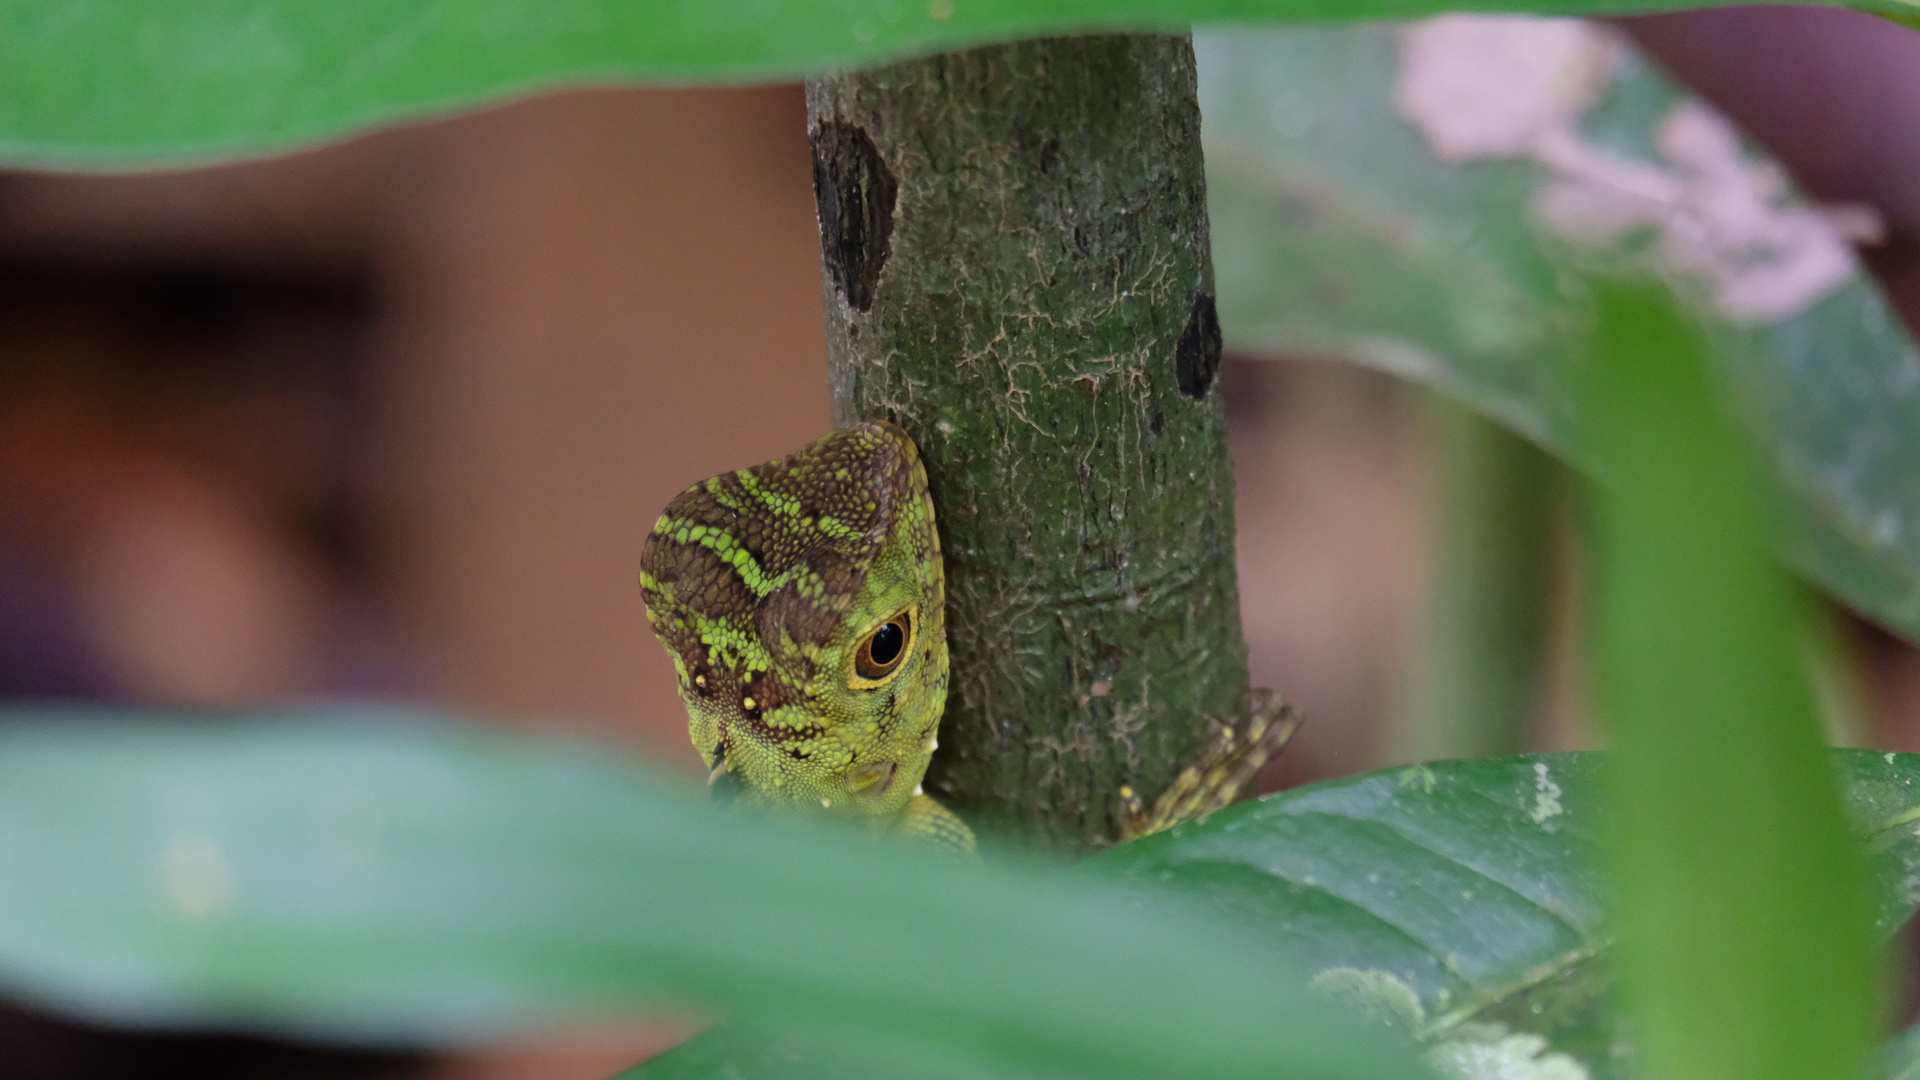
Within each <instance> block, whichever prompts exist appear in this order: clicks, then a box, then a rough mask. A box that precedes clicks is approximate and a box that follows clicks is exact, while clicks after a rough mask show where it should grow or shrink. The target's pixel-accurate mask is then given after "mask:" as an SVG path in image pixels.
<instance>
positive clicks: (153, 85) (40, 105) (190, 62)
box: [0, 0, 1920, 168]
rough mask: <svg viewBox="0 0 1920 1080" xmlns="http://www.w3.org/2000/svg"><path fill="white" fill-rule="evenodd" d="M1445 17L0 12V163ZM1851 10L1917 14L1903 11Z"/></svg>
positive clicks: (345, 7) (461, 4)
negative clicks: (565, 97)
mask: <svg viewBox="0 0 1920 1080" xmlns="http://www.w3.org/2000/svg"><path fill="white" fill-rule="evenodd" d="M1713 2H1715V3H1720V2H1727V0H1713ZM1460 6H1463V5H1459V4H1448V3H1438V2H1433V0H1098V2H1096V0H649V2H646V3H634V2H632V0H422V2H419V3H412V4H397V3H393V2H391V0H329V2H326V3H311V4H289V3H285V2H283V0H5V2H0V30H3V31H4V32H0V72H5V75H4V76H0V160H5V161H7V162H10V163H13V164H24V165H40V166H60V167H96V168H98V167H113V166H127V165H132V164H136V163H145V164H155V163H159V162H163V161H178V160H183V159H206V158H213V157H222V156H233V155H242V154H250V153H251V154H257V153H261V152H265V151H269V150H273V149H278V148H282V147H285V146H288V145H291V144H294V143H299V142H305V141H311V140H314V139H321V138H327V137H337V136H340V135H343V134H346V133H349V132H352V131H355V130H358V129H361V128H365V127H367V126H369V125H374V124H383V123H391V122H393V121H396V120H400V119H404V118H408V117H414V116H420V115H424V114H432V113H436V112H444V111H447V110H450V109H457V108H462V107H469V106H472V105H475V104H478V103H481V102H485V101H491V100H498V99H500V98H504V97H509V96H514V95H520V94H526V93H530V92H533V91H537V90H541V89H551V88H555V87H561V86H578V85H583V84H604V83H616V82H633V81H646V82H654V83H662V82H668V83H680V82H688V81H698V80H715V79H730V80H740V79H750V78H751V79H765V78H792V77H794V76H797V75H799V74H801V73H803V72H807V71H818V70H822V69H825V68H830V67H837V66H845V65H851V64H859V63H869V62H873V61H877V60H880V59H883V58H886V57H891V56H898V55H902V54H907V53H924V52H930V51H936V50H940V49H951V48H957V47H961V46H965V45H970V44H979V43H984V42H988V41H995V40H1006V39H1009V38H1016V37H1029V36H1035V35H1040V34H1047V33H1077V32H1086V31H1092V30H1122V29H1134V30H1144V29H1154V28H1160V29H1175V28H1184V27H1185V26H1186V25H1188V24H1189V23H1193V22H1208V21H1325V20H1333V19H1381V18H1413V17H1418V16H1421V15H1426V14H1432V13H1434V12H1438V11H1445V10H1448V9H1449V8H1454V7H1460ZM1477 6H1482V7H1497V8H1503V9H1507V8H1512V7H1515V6H1518V7H1522V8H1525V9H1527V10H1532V11H1537V12H1542V13H1552V14H1585V13H1597V12H1619V11H1630V10H1635V9H1647V8H1659V7H1667V6H1670V5H1668V4H1665V3H1662V2H1660V0H1534V2H1533V3H1529V4H1520V5H1512V4H1504V3H1481V4H1479V5H1477ZM1699 6H1703V7H1704V6H1711V4H1701V5H1699ZM1854 6H1857V7H1860V8H1863V9H1865V10H1870V11H1883V12H1896V13H1897V12H1906V13H1909V14H1912V13H1915V12H1920V5H1916V3H1915V0H1858V2H1857V3H1856V4H1855V5H1854Z"/></svg>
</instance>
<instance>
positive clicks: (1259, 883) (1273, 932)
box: [635, 750, 1920, 1080]
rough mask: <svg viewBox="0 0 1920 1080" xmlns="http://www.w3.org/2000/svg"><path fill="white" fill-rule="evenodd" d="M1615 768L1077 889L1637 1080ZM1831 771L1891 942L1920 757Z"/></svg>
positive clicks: (1273, 831)
mask: <svg viewBox="0 0 1920 1080" xmlns="http://www.w3.org/2000/svg"><path fill="white" fill-rule="evenodd" d="M1603 759H1604V755H1601V754H1593V753H1584V754H1539V755H1529V756H1525V757H1511V758H1500V759H1495V760H1480V761H1450V762H1440V763H1436V764H1433V765H1425V766H1414V767H1410V768H1404V769H1392V770H1388V771H1385V772H1378V773H1372V774H1369V775H1366V776H1358V777H1352V778H1348V779H1342V780H1330V781H1326V782H1323V783H1318V784H1311V785H1308V786H1306V787H1301V788H1296V789H1294V790H1291V791H1286V792H1282V793H1280V794H1277V795H1272V796H1269V797H1267V798H1265V799H1262V800H1259V801H1257V802H1249V803H1243V804H1241V805H1240V806H1236V807H1233V808H1232V809H1229V810H1226V811H1223V812H1221V813H1219V814H1216V815H1214V816H1213V817H1211V818H1209V819H1207V820H1206V821H1204V822H1200V823H1196V824H1191V825H1184V826H1181V827H1179V828H1176V829H1173V830H1171V831H1169V832H1165V833H1161V834H1159V835H1156V836H1150V837H1147V838H1146V839H1144V840H1140V841H1137V842H1135V843H1132V844H1128V845H1125V846H1123V847H1119V848H1115V849H1113V850H1111V851H1108V852H1105V853H1103V854H1101V855H1097V856H1095V857H1093V858H1091V859H1089V860H1087V861H1086V862H1085V863H1083V864H1081V866H1080V867H1079V868H1078V869H1076V870H1075V871H1074V873H1075V874H1076V875H1080V874H1091V875H1096V876H1099V877H1103V878H1109V879H1118V880H1121V881H1124V882H1129V883H1132V884H1134V885H1136V886H1137V887H1139V888H1141V889H1142V890H1143V891H1144V892H1146V893H1150V894H1159V893H1164V892H1172V893H1176V894H1179V895H1182V896H1185V897H1188V898H1191V899H1192V900H1194V901H1196V902H1199V903H1201V904H1204V905H1205V906H1206V907H1207V908H1208V909H1210V910H1211V911H1213V912H1214V913H1215V914H1216V915H1217V917H1218V920H1219V922H1220V923H1221V924H1222V925H1226V926H1240V927H1252V928H1254V929H1253V930H1252V931H1251V933H1252V939H1251V940H1250V947H1252V948H1259V949H1262V950H1264V949H1269V948H1277V949H1279V950H1280V951H1282V952H1284V953H1285V954H1287V955H1289V956H1291V957H1293V958H1295V959H1296V960H1297V961H1298V962H1299V963H1302V964H1304V965H1305V966H1306V969H1307V970H1308V971H1310V972H1313V973H1315V976H1316V978H1315V981H1316V982H1318V983H1319V984H1320V985H1321V986H1322V987H1324V988H1327V989H1330V990H1332V991H1334V992H1335V993H1337V994H1340V995H1342V996H1347V997H1351V998H1356V999H1359V1000H1360V1001H1361V1002H1362V1003H1363V1004H1367V1005H1370V1006H1372V1007H1373V1008H1374V1009H1376V1010H1377V1011H1378V1012H1380V1013H1381V1014H1383V1015H1384V1016H1385V1017H1386V1018H1387V1019H1389V1020H1392V1021H1394V1022H1397V1023H1400V1024H1402V1025H1403V1026H1406V1027H1408V1028H1410V1029H1412V1031H1413V1033H1414V1034H1416V1035H1417V1036H1419V1037H1420V1038H1421V1039H1422V1040H1423V1041H1424V1042H1426V1043H1428V1044H1429V1046H1430V1047H1431V1048H1432V1049H1431V1050H1430V1053H1432V1054H1434V1055H1435V1056H1437V1057H1447V1056H1449V1055H1451V1060H1458V1058H1459V1057H1460V1056H1461V1055H1474V1054H1479V1055H1483V1056H1484V1055H1495V1054H1499V1053H1507V1054H1510V1055H1515V1054H1519V1055H1525V1056H1532V1055H1533V1054H1535V1053H1546V1054H1556V1053H1563V1054H1567V1055H1569V1056H1571V1057H1573V1058H1575V1059H1576V1060H1578V1061H1579V1062H1581V1064H1582V1065H1584V1066H1585V1067H1586V1068H1587V1069H1588V1070H1589V1072H1590V1074H1591V1075H1592V1076H1594V1077H1616V1076H1624V1075H1626V1074H1627V1065H1628V1061H1627V1059H1626V1058H1625V1056H1623V1055H1622V1054H1621V1053H1620V1052H1619V1048H1620V1047H1621V1046H1623V1043H1622V1041H1621V1039H1620V1038H1619V1035H1618V1033H1617V1031H1616V1029H1615V1026H1614V1016H1613V1013H1612V1012H1611V1010H1610V1008H1609V1003H1608V1001H1607V1000H1606V994H1607V991H1608V987H1609V980H1608V978H1607V977H1606V974H1605V972H1604V970H1603V969H1602V965H1601V963H1600V961H1601V960H1602V959H1603V958H1604V956H1605V954H1606V952H1607V950H1608V948H1609V946H1610V944H1611V940H1610V938H1609V936H1608V932H1607V928H1606V927H1605V925H1604V924H1603V922H1602V919H1601V909H1602V907H1603V905H1604V903H1605V897H1604V895H1603V887H1602V882H1601V880H1600V876H1599V862H1600V858H1601V855H1600V852H1599V850H1598V843H1599V833H1600V832H1601V831H1602V829H1603V824H1602V823H1603V821H1604V810H1603V809H1602V803H1603V800H1604V790H1603V785H1602V780H1603V777H1602V774H1601V763H1602V761H1603ZM1832 760H1833V766H1834V769H1835V771H1836V773H1837V776H1838V778H1839V787H1840V790H1841V791H1842V793H1843V794H1844V796H1845V799H1846V802H1847V806H1848V809H1849V810H1850V812H1851V814H1852V816H1853V819H1854V821H1855V823H1856V827H1857V829H1858V831H1859V832H1860V833H1861V835H1862V836H1863V837H1864V838H1865V839H1866V842H1867V850H1868V852H1869V853H1870V860H1871V864H1872V868H1873V881H1874V885H1875V893H1874V905H1875V916H1876V920H1877V924H1878V929H1879V930H1880V932H1881V933H1883V934H1886V933H1891V932H1892V931H1893V930H1894V929H1896V928H1897V927H1899V926H1900V924H1902V923H1904V922H1905V921H1906V920H1907V918H1908V917H1909V916H1910V915H1912V914H1913V911H1914V907H1915V904H1916V902H1920V896H1916V894H1915V891H1914V890H1915V883H1916V882H1920V755H1914V754H1879V753H1874V752H1871V751H1860V750H1840V751H1835V752H1834V753H1833V759H1832ZM1495 1025H1498V1027H1497V1028H1496V1027H1495ZM1530 1036H1537V1037H1538V1038H1539V1039H1542V1040H1544V1046H1542V1045H1541V1044H1540V1043H1539V1042H1531V1043H1530V1042H1529V1041H1528V1040H1529V1037H1530ZM860 1060H862V1059H861V1058H860V1057H859V1056H858V1055H856V1054H850V1053H847V1052H845V1051H840V1050H837V1049H836V1050H830V1049H826V1048H823V1047H822V1046H820V1045H819V1044H818V1043H817V1041H812V1040H807V1039H803V1038H799V1037H796V1036H793V1035H791V1034H789V1035H770V1034H767V1033H764V1032H761V1031H758V1030H755V1029H753V1028H750V1027H743V1026H738V1025H723V1026H721V1027H718V1028H715V1029H714V1030H712V1031H710V1032H708V1033H706V1034H705V1035H702V1036H700V1037H698V1038H696V1039H694V1040H693V1041H691V1042H689V1043H688V1044H687V1045H685V1046H683V1047H681V1048H680V1049H678V1050H675V1051H672V1052H670V1053H668V1054H666V1055H664V1056H662V1057H660V1058H658V1059H656V1060H655V1061H654V1062H652V1063H650V1064H649V1065H648V1066H647V1067H646V1068H645V1069H642V1070H637V1071H636V1073H635V1075H636V1076H637V1077H645V1078H647V1080H715V1078H720V1077H726V1078H729V1080H812V1078H814V1077H827V1076H844V1075H857V1074H859V1072H860V1070H859V1069H858V1068H856V1067H852V1065H851V1063H857V1062H859V1061H860ZM1443 1064H1444V1063H1443ZM989 1075H992V1074H989V1073H985V1072H967V1071H961V1070H953V1071H948V1072H928V1073H926V1074H925V1076H926V1078H927V1080H935V1078H938V1080H973V1078H975V1077H986V1076H989ZM1515 1075H1519V1074H1517V1073H1516V1074H1515ZM1547 1075H1553V1074H1547ZM913 1080H921V1078H920V1075H919V1074H915V1076H914V1077H913Z"/></svg>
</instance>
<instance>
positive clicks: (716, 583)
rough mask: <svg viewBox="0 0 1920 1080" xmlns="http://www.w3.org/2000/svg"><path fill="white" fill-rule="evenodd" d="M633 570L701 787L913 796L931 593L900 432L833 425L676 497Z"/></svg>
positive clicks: (820, 798)
mask: <svg viewBox="0 0 1920 1080" xmlns="http://www.w3.org/2000/svg"><path fill="white" fill-rule="evenodd" d="M640 567H641V569H640V585H641V589H642V590H643V591H644V592H645V594H646V600H647V620H648V621H649V622H650V623H652V625H653V630H654V633H656V634H658V635H659V637H660V640H661V642H662V643H663V644H664V645H666V647H667V652H668V653H669V654H670V655H671V656H672V658H673V663H674V667H675V669H676V670H677V672H678V674H679V678H680V696H681V698H682V699H683V700H684V701H685V702H686V705H687V714H688V720H689V729H690V732H691V734H692V736H693V744H694V747H695V748H696V749H698V750H699V751H700V754H701V756H702V757H703V758H705V759H706V763H707V768H708V770H709V775H710V777H711V778H712V779H713V780H715V781H716V782H717V781H719V780H721V779H723V778H725V779H727V780H729V781H730V782H731V783H732V785H733V786H736V787H737V788H738V789H739V790H740V791H741V793H742V797H743V798H745V799H746V800H747V801H749V802H754V803H763V804H779V803H797V804H815V805H825V806H827V807H828V808H830V809H835V810H844V811H851V812H864V813H869V814H891V813H894V812H896V811H898V810H900V808H901V807H903V806H904V805H905V804H906V803H907V801H908V800H909V799H911V798H912V797H913V795H914V792H915V789H916V788H917V787H918V786H919V784H920V779H921V777H922V775H924V774H925V772H926V769H927V762H928V759H929V758H930V757H931V756H932V754H933V745H934V736H935V734H936V731H937V729H938V726H939V723H940V714H941V712H942V710H943V709H944V708H945V706H946V697H947V639H946V616H945V602H946V583H945V578H944V575H943V571H942V568H941V562H940V540H939V537H938V535H937V534H936V532H935V530H934V522H933V502H932V500H931V499H930V498H929V497H928V495H927V474H926V470H925V469H924V468H923V467H922V466H921V464H920V455H919V451H918V450H917V449H916V448H915V447H914V445H913V440H911V439H910V438H908V437H907V434H906V432H904V431H902V430H900V429H899V428H897V427H895V426H893V425H892V424H887V423H871V424H862V425H859V426H857V427H852V428H846V429H843V430H840V431H835V432H833V433H832V434H830V435H828V436H827V437H826V438H824V439H821V440H820V441H819V442H816V443H814V444H813V445H811V446H809V447H807V448H806V449H804V450H801V451H800V452H798V453H796V454H793V455H791V456H789V457H784V458H781V459H779V460H778V461H772V462H768V463H767V464H765V465H761V466H758V467H757V468H752V469H742V470H740V471H739V472H733V473H724V474H722V475H720V476H716V477H714V478H713V479H711V480H708V481H707V482H705V483H703V484H698V485H695V486H694V487H691V488H689V489H687V490H686V491H685V492H684V493H682V494H681V495H680V496H679V497H678V498H676V499H674V500H673V502H672V503H670V504H668V506H667V509H666V513H665V514H663V515H662V516H661V518H660V521H659V523H658V524H656V525H655V526H654V529H653V534H652V535H651V536H649V537H648V538H647V545H646V549H645V551H644V553H643V554H642V555H641V557H640Z"/></svg>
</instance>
